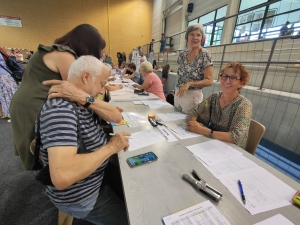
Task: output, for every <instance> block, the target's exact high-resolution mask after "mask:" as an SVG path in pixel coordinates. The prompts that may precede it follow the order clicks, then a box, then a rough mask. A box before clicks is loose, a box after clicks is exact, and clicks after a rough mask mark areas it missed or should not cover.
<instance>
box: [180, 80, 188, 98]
mask: <svg viewBox="0 0 300 225" xmlns="http://www.w3.org/2000/svg"><path fill="white" fill-rule="evenodd" d="M189 87H190V85H189V84H188V83H186V84H184V85H183V86H182V87H181V88H180V89H179V90H178V92H177V96H178V97H179V98H181V97H182V96H183V95H184V94H185V92H186V91H187V90H188V89H189Z"/></svg>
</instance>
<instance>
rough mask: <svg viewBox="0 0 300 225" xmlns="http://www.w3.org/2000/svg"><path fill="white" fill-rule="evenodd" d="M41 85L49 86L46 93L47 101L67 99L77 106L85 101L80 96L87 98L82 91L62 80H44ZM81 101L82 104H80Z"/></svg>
mask: <svg viewBox="0 0 300 225" xmlns="http://www.w3.org/2000/svg"><path fill="white" fill-rule="evenodd" d="M43 85H51V88H50V90H49V92H48V99H52V98H68V99H70V100H71V101H74V102H78V103H79V104H82V103H84V100H85V99H82V98H81V96H87V95H88V94H87V93H85V92H84V91H82V90H79V89H77V88H76V87H75V86H74V85H73V84H71V83H69V82H68V81H62V80H46V81H44V82H43ZM82 100H83V102H81V101H82Z"/></svg>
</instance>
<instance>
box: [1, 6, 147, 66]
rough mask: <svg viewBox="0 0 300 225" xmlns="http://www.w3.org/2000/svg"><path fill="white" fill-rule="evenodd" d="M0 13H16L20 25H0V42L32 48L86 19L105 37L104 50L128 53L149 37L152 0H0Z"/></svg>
mask: <svg viewBox="0 0 300 225" xmlns="http://www.w3.org/2000/svg"><path fill="white" fill-rule="evenodd" d="M0 5H1V7H0V15H4V16H13V17H20V18H21V21H22V26H23V27H20V28H19V27H9V26H0V34H1V35H0V46H2V47H13V48H25V49H30V50H33V51H35V50H36V48H37V46H38V44H40V43H41V44H52V43H53V42H54V40H55V39H56V38H58V37H60V36H62V35H64V34H65V33H67V32H68V31H70V30H71V29H73V28H74V27H75V26H77V25H79V24H82V23H89V24H91V25H93V26H95V27H96V28H97V29H98V30H99V31H100V33H101V34H102V35H103V37H104V38H105V40H106V43H107V45H106V48H105V51H106V52H109V51H110V52H111V55H112V56H113V59H114V61H116V53H117V52H118V51H120V52H126V54H127V58H128V53H129V52H130V51H131V50H132V48H133V47H137V46H139V45H144V44H147V43H149V42H150V41H151V38H152V37H151V33H152V7H153V0H26V1H22V0H10V1H7V0H0Z"/></svg>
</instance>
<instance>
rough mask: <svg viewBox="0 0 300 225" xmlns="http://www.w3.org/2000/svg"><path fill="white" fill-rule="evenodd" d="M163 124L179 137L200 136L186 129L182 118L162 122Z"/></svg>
mask: <svg viewBox="0 0 300 225" xmlns="http://www.w3.org/2000/svg"><path fill="white" fill-rule="evenodd" d="M164 124H165V125H166V126H167V127H168V128H169V129H170V130H171V131H172V132H173V133H174V134H175V135H176V136H177V137H178V138H180V139H188V138H194V137H200V136H202V135H200V134H196V133H193V132H190V131H188V130H187V129H186V122H185V121H184V120H176V121H172V122H169V121H167V122H164Z"/></svg>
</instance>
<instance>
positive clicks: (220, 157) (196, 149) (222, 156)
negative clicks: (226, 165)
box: [186, 140, 242, 166]
mask: <svg viewBox="0 0 300 225" xmlns="http://www.w3.org/2000/svg"><path fill="white" fill-rule="evenodd" d="M186 148H187V149H188V150H190V151H191V152H192V153H193V154H194V155H196V156H197V157H199V158H200V159H201V160H202V161H203V162H205V163H206V164H207V165H208V166H212V165H215V164H218V163H220V162H223V161H226V160H228V159H230V158H232V157H235V156H238V155H241V154H242V153H241V152H239V151H237V150H235V149H234V148H232V147H231V146H229V145H227V144H225V143H224V142H222V141H218V140H212V141H207V142H203V143H199V144H195V145H190V146H186Z"/></svg>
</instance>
